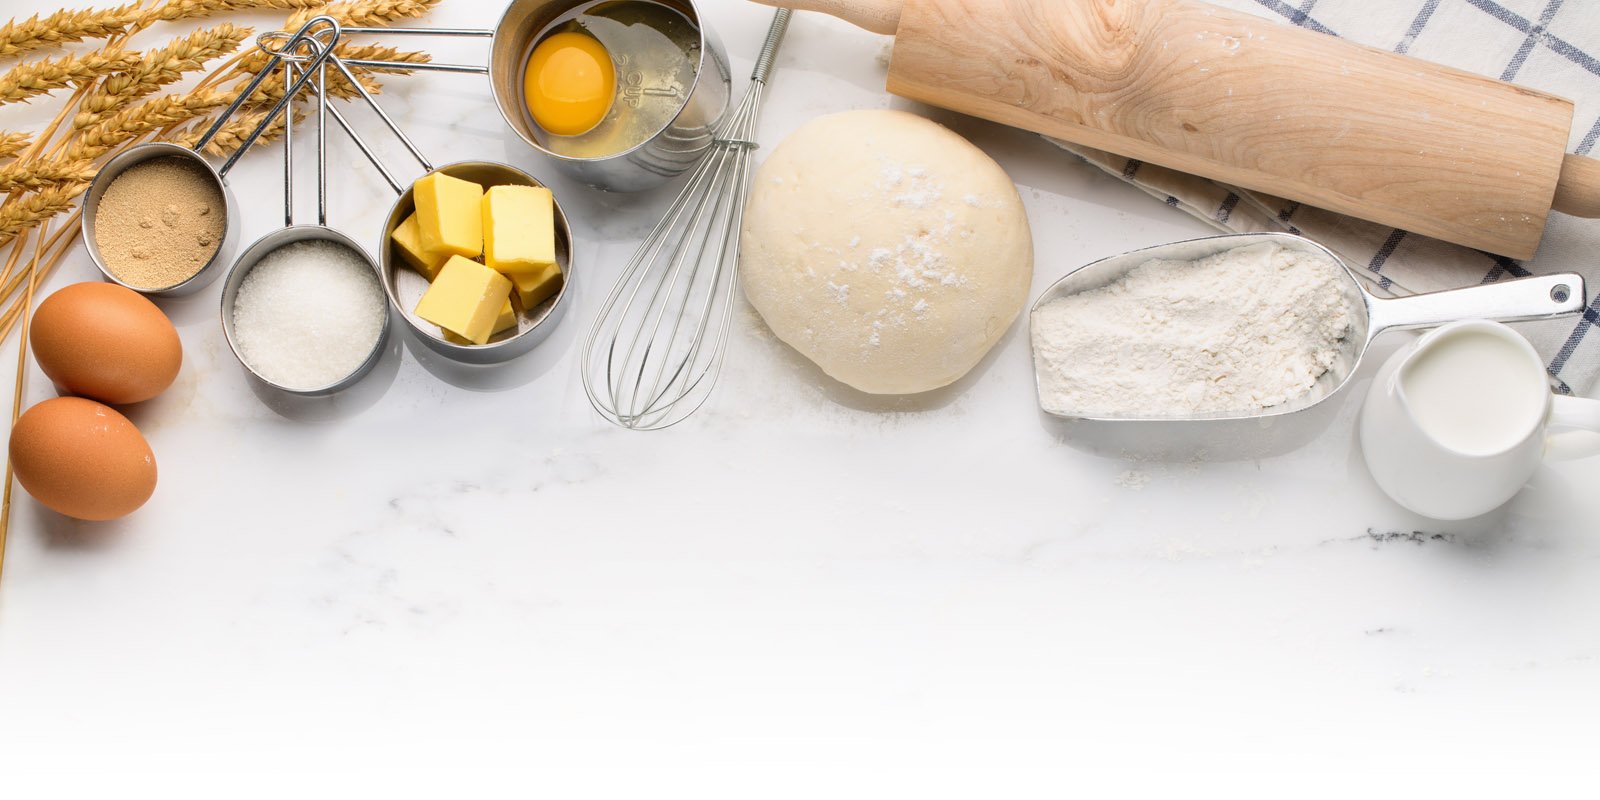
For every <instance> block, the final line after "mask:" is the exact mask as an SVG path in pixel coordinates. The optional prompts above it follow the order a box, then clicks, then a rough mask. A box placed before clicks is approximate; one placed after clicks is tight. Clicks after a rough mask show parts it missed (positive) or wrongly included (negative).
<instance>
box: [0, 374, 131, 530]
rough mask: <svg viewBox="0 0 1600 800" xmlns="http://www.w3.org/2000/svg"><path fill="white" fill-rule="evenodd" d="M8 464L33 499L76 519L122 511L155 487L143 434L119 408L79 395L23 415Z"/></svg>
mask: <svg viewBox="0 0 1600 800" xmlns="http://www.w3.org/2000/svg"><path fill="white" fill-rule="evenodd" d="M11 465H12V468H13V469H14V470H15V472H16V476H17V482H18V483H20V484H22V488H24V489H26V490H28V494H31V495H33V498H34V499H35V500H38V501H39V502H40V503H42V504H44V505H45V506H46V507H48V508H50V509H51V510H54V511H57V512H59V513H61V514H65V515H67V516H69V517H76V518H78V519H87V520H108V519H116V518H117V517H121V516H125V515H127V514H130V513H132V512H133V511H134V510H136V509H138V508H139V506H142V505H144V503H145V501H146V500H149V499H150V495H151V494H152V493H154V492H155V490H156V458H155V454H153V453H151V452H150V445H149V443H147V442H145V440H144V435H143V434H141V433H139V429H138V428H136V427H134V425H133V423H132V422H129V421H128V418H127V417H124V416H122V415H121V414H119V413H117V410H116V409H114V408H111V407H110V406H106V405H102V404H100V403H96V402H95V401H93V400H85V399H83V398H81V397H56V398H52V399H50V400H46V401H44V402H42V403H40V404H38V405H36V406H34V407H33V408H30V409H28V410H27V411H26V412H23V414H22V416H21V417H20V418H18V419H17V424H16V425H15V426H13V427H12V429H11Z"/></svg>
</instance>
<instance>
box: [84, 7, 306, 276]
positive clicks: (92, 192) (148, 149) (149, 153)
mask: <svg viewBox="0 0 1600 800" xmlns="http://www.w3.org/2000/svg"><path fill="white" fill-rule="evenodd" d="M329 23H332V24H333V25H337V24H338V23H337V22H336V21H335V20H333V19H332V18H331V17H326V16H322V17H314V18H312V19H310V20H307V21H306V23H305V25H302V26H301V27H300V30H299V31H297V32H296V33H295V34H293V35H294V36H301V35H303V34H305V33H306V32H307V31H310V30H313V29H323V28H326V26H327V25H328V24H329ZM318 58H319V59H320V58H321V56H319V57H318ZM279 62H280V59H279V58H278V57H277V56H274V57H273V58H272V59H271V60H270V61H268V62H267V64H266V66H264V67H262V69H261V72H259V73H257V74H256V76H255V77H254V78H252V79H251V81H250V82H249V83H248V84H246V85H245V88H244V89H243V90H241V91H240V92H239V95H238V97H236V98H234V101H233V103H231V104H230V105H229V106H228V107H227V108H226V109H224V110H223V112H222V113H221V114H218V115H217V118H216V120H215V121H214V122H212V124H211V127H210V128H208V129H207V130H206V132H205V134H204V135H202V136H201V137H200V139H199V141H197V142H195V145H194V149H192V150H191V149H189V148H187V147H183V146H182V145H178V144H173V143H171V142H146V143H144V144H137V145H134V146H132V147H129V148H128V149H126V150H124V151H122V152H121V153H119V154H117V155H116V156H115V157H113V158H112V159H111V160H109V161H107V162H106V163H105V164H104V165H103V166H101V167H100V170H99V172H97V173H95V176H94V181H93V182H91V183H90V184H89V189H88V191H87V192H85V194H84V198H83V209H84V212H83V215H82V217H81V218H80V222H79V224H80V225H81V228H82V233H83V242H84V246H85V247H86V248H87V249H88V251H89V258H90V260H92V261H94V265H95V267H96V268H97V269H99V270H100V274H102V275H104V276H105V277H106V280H109V281H112V282H114V283H118V284H121V285H123V286H127V287H128V288H129V289H132V290H134V291H136V292H141V293H143V294H146V295H150V296H152V297H180V296H183V295H187V294H192V293H194V292H197V291H199V290H200V289H202V288H204V287H205V286H207V285H208V284H210V283H211V282H212V281H213V280H216V278H217V268H218V265H219V264H223V263H227V262H228V261H229V258H230V256H231V255H232V253H233V246H234V244H235V243H236V242H237V239H238V229H239V212H238V203H237V202H236V201H235V198H234V194H233V190H232V189H230V188H229V186H228V181H227V176H228V172H229V170H232V169H233V166H234V164H237V163H238V162H239V157H240V156H242V155H244V152H245V151H246V150H249V149H250V146H251V145H252V144H255V141H256V140H257V139H259V138H261V134H262V133H263V132H264V131H266V129H267V128H268V126H270V125H271V124H272V123H273V121H274V120H276V119H277V117H278V115H279V114H281V113H283V110H284V108H285V107H286V106H288V104H289V100H290V97H292V96H293V95H292V94H287V93H286V94H285V95H284V97H283V98H282V99H280V100H279V101H278V102H277V103H276V104H274V105H273V107H272V110H271V111H270V112H269V113H268V114H267V115H266V117H265V118H263V119H262V120H261V122H260V124H258V125H257V126H256V127H255V130H253V131H251V132H250V135H248V136H246V137H245V138H244V140H243V141H241V142H240V143H239V148H238V149H237V150H235V151H234V152H233V154H232V155H230V156H228V158H227V159H226V160H225V161H224V162H223V164H222V166H221V167H213V166H211V163H210V162H209V161H206V160H205V158H204V157H202V156H201V155H200V153H202V152H203V151H204V150H205V147H206V145H207V144H209V143H210V142H211V140H212V138H214V137H215V136H216V135H217V132H218V131H221V130H222V126H223V125H226V124H227V122H228V120H229V119H231V118H232V117H233V115H234V114H235V113H237V112H238V110H239V107H240V106H242V105H244V102H245V100H247V99H248V98H249V97H250V96H251V95H252V94H254V93H255V90H256V88H257V87H258V86H260V85H261V82H262V81H264V80H266V78H267V76H268V75H270V74H271V73H272V71H273V70H274V69H275V68H276V67H277V66H278V64H279ZM317 63H318V64H320V63H321V61H320V60H319V61H318V62H317ZM310 78H311V73H310V72H309V71H308V72H307V73H306V74H305V75H304V76H303V77H302V78H301V80H299V81H297V82H294V83H293V84H292V89H293V92H295V93H298V92H299V91H300V90H301V89H303V88H304V87H305V84H306V81H308V80H309V79H310ZM165 157H174V158H181V159H183V160H185V161H187V162H189V163H191V164H194V165H195V166H197V167H199V168H200V169H201V170H203V171H204V172H205V174H207V175H208V176H210V177H211V179H212V181H213V182H214V183H215V185H216V188H217V190H218V191H219V192H221V194H222V202H223V207H224V210H225V212H226V213H225V215H224V220H223V226H222V236H221V237H219V238H220V241H219V242H218V245H217V249H216V252H214V253H212V254H211V258H210V260H208V261H207V262H206V263H205V265H204V266H202V267H201V268H200V270H199V271H198V272H196V273H195V274H194V275H191V276H190V277H189V278H188V279H186V280H184V281H182V282H180V283H177V284H174V285H172V286H167V287H162V288H154V289H152V288H148V287H143V288H141V287H138V286H129V285H128V284H126V283H123V282H122V281H121V280H120V279H118V278H117V276H116V275H114V274H112V272H111V270H110V268H109V267H107V266H106V262H105V258H104V256H103V255H102V254H101V253H100V246H99V244H98V243H97V242H96V240H95V226H96V223H97V222H98V216H99V207H100V199H101V197H103V196H104V195H105V192H106V189H107V188H108V187H110V185H111V183H112V182H113V181H115V180H116V179H117V177H118V176H120V175H121V174H122V173H124V172H126V171H127V170H128V169H129V168H130V167H133V166H134V165H136V164H140V163H143V162H145V161H149V160H151V159H155V158H165Z"/></svg>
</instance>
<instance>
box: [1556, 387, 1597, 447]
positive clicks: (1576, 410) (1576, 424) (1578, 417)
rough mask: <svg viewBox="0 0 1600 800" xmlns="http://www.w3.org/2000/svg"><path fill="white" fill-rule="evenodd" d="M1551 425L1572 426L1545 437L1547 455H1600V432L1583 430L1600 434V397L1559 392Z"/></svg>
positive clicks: (1557, 426) (1559, 426)
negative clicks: (1563, 431) (1598, 398)
mask: <svg viewBox="0 0 1600 800" xmlns="http://www.w3.org/2000/svg"><path fill="white" fill-rule="evenodd" d="M1551 399H1552V401H1553V402H1552V403H1551V406H1550V427H1552V428H1569V429H1572V430H1571V431H1570V432H1568V433H1558V434H1555V435H1552V436H1550V437H1548V438H1546V439H1545V450H1544V452H1545V456H1546V457H1547V458H1552V459H1569V458H1585V457H1588V456H1592V455H1600V435H1594V436H1585V435H1584V434H1583V433H1581V431H1589V432H1592V433H1594V434H1600V400H1589V399H1587V398H1583V397H1568V396H1566V395H1560V394H1558V395H1556V396H1555V397H1553V398H1551Z"/></svg>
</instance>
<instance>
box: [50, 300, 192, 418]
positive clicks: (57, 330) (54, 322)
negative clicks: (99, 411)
mask: <svg viewBox="0 0 1600 800" xmlns="http://www.w3.org/2000/svg"><path fill="white" fill-rule="evenodd" d="M28 335H29V339H30V340H31V341H32V342H33V357H34V359H35V360H36V361H38V362H39V368H40V369H42V370H44V374H45V375H48V376H49V377H50V380H52V381H55V383H56V385H57V386H60V387H61V388H62V389H64V390H65V391H67V392H70V393H72V394H79V395H83V396H84V397H91V398H94V399H95V400H99V401H101V402H103V403H116V404H123V403H138V402H142V401H145V400H149V399H150V398H152V397H155V396H156V395H158V394H161V392H162V391H163V390H165V389H166V388H167V387H168V386H171V385H172V381H173V380H174V379H175V378H177V377H178V368H179V367H181V366H182V365H183V344H182V343H181V342H180V341H179V340H178V331H177V329H176V328H173V327H172V322H171V321H169V320H168V319H167V315H165V314H163V313H161V309H159V308H156V305H155V303H152V302H150V301H149V300H148V299H146V298H145V297H144V296H143V295H141V294H139V293H138V292H135V291H133V290H132V289H128V288H126V287H123V286H118V285H116V284H114V283H92V282H91V283H75V284H73V285H71V286H66V287H63V288H62V289H60V290H59V291H57V292H56V293H55V294H52V295H50V296H49V297H47V298H45V300H44V302H42V303H40V304H39V308H38V310H36V311H35V312H34V314H33V325H32V327H31V328H29V334H28Z"/></svg>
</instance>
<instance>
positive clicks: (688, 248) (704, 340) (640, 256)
mask: <svg viewBox="0 0 1600 800" xmlns="http://www.w3.org/2000/svg"><path fill="white" fill-rule="evenodd" d="M789 14H790V12H789V11H788V10H787V9H780V10H779V11H778V12H777V13H776V14H774V16H773V20H772V25H771V26H770V27H769V29H768V31H767V38H766V41H765V43H764V44H763V46H762V49H761V53H760V55H759V57H758V58H757V59H756V66H755V69H754V70H753V71H752V73H751V77H750V86H749V88H748V89H747V90H746V92H745V95H744V98H743V100H741V101H740V103H739V105H738V107H737V108H736V109H735V110H734V111H733V113H732V114H730V115H729V116H728V117H727V119H725V120H724V121H723V123H722V124H721V125H720V126H719V127H718V129H717V132H716V136H715V139H714V141H713V143H712V146H711V148H710V150H709V151H708V152H707V154H706V156H705V158H704V159H703V160H702V161H701V162H700V163H699V164H698V165H697V166H696V167H695V169H694V171H693V172H692V173H691V174H690V176H689V179H688V181H687V182H686V183H685V184H684V187H683V189H682V191H680V192H679V194H678V196H677V197H676V198H674V199H673V201H672V203H671V205H669V206H668V207H667V210H666V213H664V214H663V215H662V217H661V220H660V221H659V222H658V223H656V225H655V227H654V228H653V229H651V231H650V233H649V235H647V236H646V237H645V239H644V241H643V242H641V243H640V244H639V247H638V248H637V249H636V250H635V251H634V253H633V256H632V257H631V258H630V259H629V260H628V263H627V265H626V266H625V267H624V268H623V271H622V275H621V276H620V277H619V279H618V280H617V283H616V285H615V286H613V287H612V289H611V292H610V293H609V294H608V295H607V296H606V299H605V302H604V304H603V306H602V307H601V311H600V314H599V316H598V317H597V318H596V320H595V323H594V326H593V327H592V328H591V329H590V331H589V335H588V337H587V338H586V339H585V341H584V347H583V386H584V392H585V394H587V395H588V397H589V402H590V403H591V404H592V405H593V406H594V407H595V409H596V410H597V411H599V412H600V414H601V415H602V416H603V417H605V418H606V419H607V420H609V421H611V422H613V423H615V424H617V425H620V426H622V427H624V428H630V429H633V430H657V429H660V428H666V427H670V426H672V425H675V424H677V423H678V422H681V421H683V419H685V418H686V417H688V416H689V415H690V414H692V413H694V411H695V410H696V409H698V408H699V407H700V406H701V405H702V404H703V403H705V401H706V398H707V397H709V396H710V392H711V389H712V388H713V387H714V386H715V384H716V380H717V376H718V374H719V373H720V372H721V368H722V363H723V358H724V353H725V351H726V345H727V341H728V335H729V333H730V331H731V330H732V321H733V313H732V308H733V303H734V299H735V294H736V292H737V287H738V274H737V271H736V269H735V265H734V262H735V261H736V259H737V255H738V250H739V230H740V226H741V225H742V224H743V221H744V202H745V195H746V192H747V191H748V189H749V184H750V174H751V169H750V154H751V152H752V151H753V150H755V148H756V147H757V146H758V145H757V143H756V141H755V127H756V120H757V118H758V116H759V114H760V109H761V101H762V97H763V95H764V93H765V86H766V79H767V76H768V74H769V72H770V70H771V67H772V63H773V58H774V57H775V55H776V53H777V49H778V46H779V44H780V43H781V42H782V39H783V34H784V31H785V30H786V29H787V27H788V22H789ZM602 342H603V344H602Z"/></svg>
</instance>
